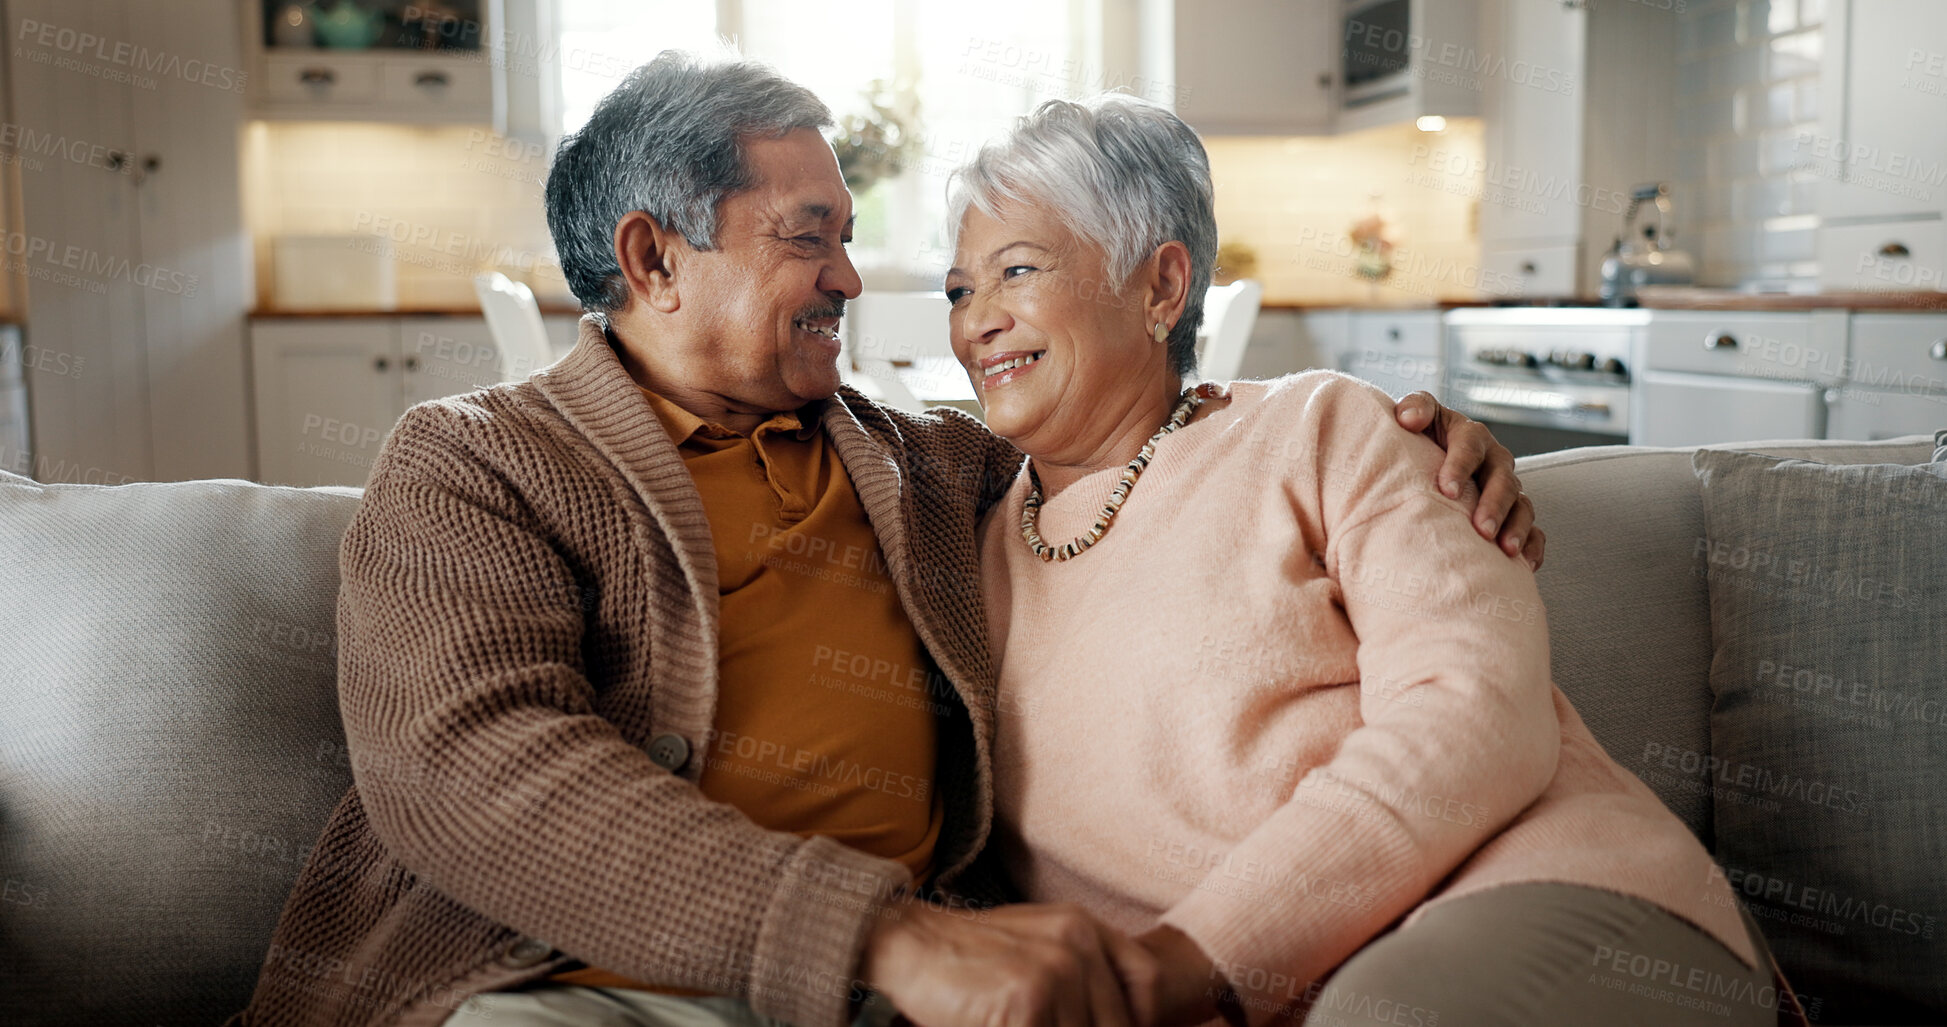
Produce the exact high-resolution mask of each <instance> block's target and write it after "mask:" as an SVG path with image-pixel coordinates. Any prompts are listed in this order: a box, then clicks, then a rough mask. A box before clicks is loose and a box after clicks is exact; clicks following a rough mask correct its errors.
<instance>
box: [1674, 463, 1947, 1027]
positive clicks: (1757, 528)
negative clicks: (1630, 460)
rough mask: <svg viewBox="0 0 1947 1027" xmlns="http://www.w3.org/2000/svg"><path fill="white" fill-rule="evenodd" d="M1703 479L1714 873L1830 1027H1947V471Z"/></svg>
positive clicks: (1752, 466) (1816, 471)
mask: <svg viewBox="0 0 1947 1027" xmlns="http://www.w3.org/2000/svg"><path fill="white" fill-rule="evenodd" d="M1693 464H1694V467H1695V469H1696V471H1697V474H1698V477H1699V478H1700V479H1701V480H1702V483H1703V497H1704V524H1705V532H1706V536H1707V537H1706V538H1703V539H1699V540H1698V541H1697V546H1696V556H1697V560H1698V569H1699V573H1701V574H1703V575H1704V576H1705V577H1706V578H1707V580H1708V582H1709V592H1710V620H1711V624H1710V626H1711V638H1712V644H1713V647H1714V653H1713V658H1712V661H1711V671H1710V684H1711V691H1712V693H1713V706H1712V711H1711V758H1710V759H1709V760H1708V761H1707V763H1708V765H1707V766H1705V767H1703V768H1700V769H1701V771H1702V773H1703V774H1704V775H1706V776H1708V777H1709V779H1710V780H1709V782H1708V785H1709V787H1710V788H1711V789H1712V792H1713V796H1714V798H1715V803H1714V810H1715V811H1714V814H1713V815H1714V819H1715V828H1716V832H1715V834H1716V856H1717V860H1718V862H1719V864H1721V866H1722V872H1723V873H1724V874H1725V875H1727V876H1728V877H1729V879H1730V884H1731V886H1732V889H1733V891H1734V892H1736V893H1737V894H1738V895H1740V896H1741V897H1742V898H1743V899H1744V901H1745V902H1746V903H1747V905H1748V906H1749V907H1750V909H1751V911H1752V912H1753V913H1754V914H1756V916H1757V918H1758V922H1759V924H1760V925H1761V926H1762V927H1763V928H1764V932H1765V936H1766V937H1767V938H1768V939H1769V940H1770V942H1771V945H1772V948H1773V951H1774V952H1775V954H1776V955H1777V957H1778V961H1779V964H1780V966H1781V967H1782V968H1783V969H1784V971H1785V974H1786V976H1787V978H1789V979H1790V981H1791V982H1792V984H1793V986H1794V988H1795V990H1797V991H1798V992H1799V993H1800V994H1801V995H1802V996H1805V998H1806V1001H1807V1004H1808V1005H1813V1006H1816V1007H1820V1008H1821V1011H1820V1014H1819V1017H1818V1018H1819V1019H1820V1020H1823V1021H1826V1022H1836V1023H1861V1022H1871V1023H1923V1022H1924V1023H1939V1022H1947V973H1943V972H1942V968H1943V967H1947V873H1943V868H1944V867H1947V793H1944V792H1943V784H1947V592H1943V591H1942V589H1943V588H1947V545H1943V544H1942V534H1943V531H1947V464H1928V465H1923V466H1920V467H1905V466H1901V465H1897V464H1860V465H1827V464H1819V463H1813V462H1810V461H1804V460H1786V459H1780V458H1777V457H1770V456H1761V455H1757V454H1750V453H1736V452H1726V451H1708V450H1706V451H1700V452H1699V453H1698V454H1697V455H1696V457H1695V459H1694V461H1693Z"/></svg>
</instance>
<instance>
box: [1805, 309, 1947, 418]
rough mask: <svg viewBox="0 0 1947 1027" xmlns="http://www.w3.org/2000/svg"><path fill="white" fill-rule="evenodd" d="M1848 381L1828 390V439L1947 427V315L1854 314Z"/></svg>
mask: <svg viewBox="0 0 1947 1027" xmlns="http://www.w3.org/2000/svg"><path fill="white" fill-rule="evenodd" d="M1846 372H1847V374H1846V381H1845V382H1844V384H1842V385H1841V386H1839V387H1837V388H1834V389H1828V390H1827V391H1826V394H1825V399H1826V403H1827V405H1828V407H1829V409H1830V415H1829V419H1828V422H1827V426H1826V438H1830V439H1866V440H1870V439H1891V438H1898V437H1899V436H1902V435H1921V434H1932V433H1933V432H1935V431H1938V430H1940V429H1942V428H1947V315H1939V314H1855V315H1853V317H1852V350H1851V359H1850V360H1848V361H1847V362H1846Z"/></svg>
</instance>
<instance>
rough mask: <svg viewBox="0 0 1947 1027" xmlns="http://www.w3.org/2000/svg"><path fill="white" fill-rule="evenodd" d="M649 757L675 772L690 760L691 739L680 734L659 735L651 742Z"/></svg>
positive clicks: (660, 765)
mask: <svg viewBox="0 0 1947 1027" xmlns="http://www.w3.org/2000/svg"><path fill="white" fill-rule="evenodd" d="M649 758H650V759H652V760H654V761H655V763H656V766H659V767H661V768H663V769H664V770H667V771H669V772H670V773H672V774H674V773H675V772H677V771H679V770H681V769H683V764H685V763H688V762H689V761H690V740H689V739H687V738H684V737H683V736H682V735H678V734H667V735H657V736H656V737H655V738H654V739H653V740H651V741H650V743H649Z"/></svg>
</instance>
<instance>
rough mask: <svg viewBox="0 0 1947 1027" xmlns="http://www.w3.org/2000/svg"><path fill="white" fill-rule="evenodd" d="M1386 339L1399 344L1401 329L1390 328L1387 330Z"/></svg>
mask: <svg viewBox="0 0 1947 1027" xmlns="http://www.w3.org/2000/svg"><path fill="white" fill-rule="evenodd" d="M1386 338H1388V339H1391V340H1392V341H1394V342H1398V341H1399V329H1397V328H1388V329H1386Z"/></svg>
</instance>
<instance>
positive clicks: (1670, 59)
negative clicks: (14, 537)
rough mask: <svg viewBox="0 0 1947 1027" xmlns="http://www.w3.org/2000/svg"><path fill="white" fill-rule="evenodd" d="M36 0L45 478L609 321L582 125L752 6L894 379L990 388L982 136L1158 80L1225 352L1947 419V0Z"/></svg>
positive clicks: (412, 389) (1588, 425)
mask: <svg viewBox="0 0 1947 1027" xmlns="http://www.w3.org/2000/svg"><path fill="white" fill-rule="evenodd" d="M0 7H4V11H5V23H6V26H7V32H8V40H9V43H8V46H7V48H6V50H5V53H4V54H0V60H4V62H5V65H6V67H5V73H4V75H0V86H3V87H4V92H5V96H4V98H0V102H3V103H4V108H3V109H4V118H5V121H4V124H0V197H4V202H0V219H4V226H0V227H3V228H4V239H5V246H4V253H0V260H3V261H4V263H3V264H0V271H3V272H4V274H0V317H4V320H5V322H6V324H5V326H4V328H0V331H4V335H0V338H3V339H4V346H0V467H3V468H5V469H7V470H10V471H14V472H17V473H23V474H28V475H31V476H34V477H36V478H40V479H42V480H47V481H89V482H106V483H113V482H118V481H128V480H142V479H185V478H202V477H239V478H252V479H256V480H263V481H273V482H285V483H292V484H324V483H341V484H354V485H355V484H360V483H362V482H363V480H364V477H365V474H366V472H367V471H368V470H369V466H370V462H371V459H372V457H373V456H374V455H375V454H376V452H377V449H378V446H379V443H380V442H381V441H382V439H383V437H384V434H385V431H386V430H387V429H388V428H389V427H390V425H391V424H392V422H393V421H394V420H396V418H397V417H398V415H399V414H400V413H401V412H402V411H403V410H404V409H405V407H407V406H409V405H411V404H412V403H415V402H419V401H421V400H424V399H430V398H435V397H437V396H440V395H446V394H450V393H452V392H457V391H463V390H465V389H469V388H473V387H476V386H478V385H480V384H485V383H490V382H492V381H495V380H499V379H500V378H502V377H504V376H506V375H509V374H524V373H526V372H527V371H529V370H531V369H532V368H533V366H534V365H535V364H537V363H539V362H541V361H542V360H544V359H546V354H547V352H548V349H549V347H550V346H551V347H552V348H553V351H555V352H558V351H560V349H561V348H562V347H565V346H566V345H567V344H568V342H569V340H570V339H571V338H572V335H573V324H574V315H575V313H576V308H575V305H574V301H573V298H572V297H571V296H569V295H568V293H567V290H566V287H565V284H564V283H563V281H562V278H561V275H560V270H559V267H558V266H557V264H556V262H555V258H554V255H553V252H552V249H551V247H550V244H549V241H548V235H547V229H546V224H545V220H544V218H543V214H542V208H541V202H540V196H541V188H542V183H543V181H544V179H545V176H546V172H547V166H548V159H549V155H550V154H551V152H552V150H553V146H554V144H555V142H556V141H557V140H558V139H559V138H560V137H561V135H562V134H563V133H564V132H568V131H572V130H573V129H574V128H575V127H576V126H578V125H579V124H580V123H581V121H582V120H584V119H585V118H586V117H587V114H588V112H589V110H590V109H591V108H592V106H593V104H594V103H595V101H596V100H597V99H599V97H600V96H601V95H603V94H604V93H606V92H607V91H608V90H609V89H611V88H613V87H614V85H615V84H616V83H617V82H618V81H619V80H620V78H621V77H622V76H623V75H625V74H626V73H627V71H628V70H629V69H630V68H632V67H634V66H635V65H636V64H639V63H641V62H642V61H645V60H647V59H648V58H649V57H651V56H653V55H654V54H655V53H656V52H657V51H659V50H661V49H663V48H665V47H671V46H678V47H688V48H710V47H713V46H717V45H721V44H719V43H718V40H719V38H720V37H722V38H727V39H730V40H733V41H734V45H736V46H737V47H738V48H739V49H741V50H742V51H743V52H745V53H748V54H752V55H755V56H759V57H762V58H764V59H766V60H768V61H770V62H772V63H773V64H775V65H776V66H778V67H779V68H780V69H781V70H782V71H783V72H784V73H786V74H787V75H790V76H792V77H793V78H795V79H797V80H799V81H801V82H804V83H805V84H806V85H808V86H810V87H812V88H813V89H814V90H816V91H817V92H818V93H819V94H820V95H821V96H822V97H824V99H825V100H826V102H827V103H828V104H829V105H830V106H831V107H832V109H833V110H834V112H835V113H836V114H837V115H839V116H840V118H841V119H842V120H843V121H844V124H843V126H842V128H841V130H840V131H839V132H838V133H837V135H838V137H839V145H840V149H841V151H842V157H843V159H844V161H845V164H846V168H847V173H848V177H849V178H850V179H851V181H852V186H853V192H854V194H855V196H856V197H857V199H858V205H859V220H860V224H859V232H858V241H857V243H856V244H855V246H854V248H853V253H854V259H855V260H856V261H857V262H858V264H859V265H860V268H861V271H862V272H863V274H864V277H865V280H866V284H867V288H868V294H867V296H866V297H864V298H862V299H861V300H860V301H859V302H858V303H856V304H854V309H855V313H854V314H853V315H852V316H849V317H848V318H847V322H848V324H847V328H846V332H847V334H848V346H849V350H848V354H847V357H846V369H847V373H848V376H850V377H851V378H852V379H853V380H854V381H855V382H856V383H858V384H859V385H860V387H861V388H864V389H867V390H868V391H871V392H873V393H874V394H876V395H880V396H882V397H884V398H886V399H887V400H888V401H893V402H902V403H910V404H915V405H923V404H926V403H930V402H951V403H956V404H959V405H962V406H967V405H969V401H970V399H971V392H970V391H969V390H968V387H967V385H966V383H965V380H964V377H963V376H961V375H960V374H959V372H958V370H957V368H956V367H954V366H953V365H952V364H951V363H950V359H949V358H948V357H947V356H946V348H945V338H944V331H943V328H942V326H943V319H942V318H941V317H940V316H939V304H940V303H941V301H940V300H939V299H938V296H937V290H938V284H939V275H940V272H941V270H942V269H943V268H944V266H945V264H946V256H947V255H946V253H945V252H944V250H943V240H944V234H943V231H942V219H943V214H942V212H943V210H944V207H945V187H946V177H947V174H948V172H949V171H950V170H951V169H952V168H953V167H954V166H956V165H957V164H959V163H960V162H962V161H964V160H965V159H967V158H968V157H970V156H971V155H972V153H973V152H974V151H975V149H977V147H978V145H979V143H980V142H981V141H982V140H984V139H986V138H989V137H991V136H992V135H994V134H996V133H998V132H1000V131H1002V130H1003V129H1004V128H1005V127H1006V126H1007V124H1008V123H1009V120H1010V119H1011V118H1013V117H1015V116H1018V115H1019V114H1021V113H1024V112H1026V111H1028V110H1031V109H1032V108H1033V107H1034V106H1035V105H1036V104H1038V103H1039V102H1041V101H1044V100H1047V99H1050V98H1056V97H1080V96H1084V95H1088V94H1091V93H1094V92H1098V91H1101V90H1103V89H1121V90H1124V91H1127V92H1132V93H1136V94H1138V95H1142V96H1146V97H1148V98H1150V99H1153V100H1156V101H1159V102H1164V103H1168V104H1171V105H1172V106H1174V108H1175V109H1176V110H1177V111H1178V113H1179V114H1181V115H1182V116H1183V117H1184V118H1185V119H1186V120H1187V121H1189V122H1190V123H1191V124H1192V125H1193V126H1194V127H1196V128H1197V129H1198V131H1199V132H1200V133H1201V134H1202V135H1203V137H1204V139H1205V143H1206V146H1207V148H1208V150H1209V153H1210V157H1211V164H1212V170H1213V174H1214V177H1215V181H1216V187H1217V200H1218V206H1217V216H1218V222H1219V228H1220V231H1221V235H1222V239H1223V243H1224V250H1223V252H1222V255H1221V257H1220V263H1221V265H1222V268H1221V269H1220V282H1224V283H1227V282H1230V281H1232V280H1244V281H1246V282H1249V283H1255V284H1254V285H1249V286H1246V287H1242V288H1237V289H1235V290H1233V291H1232V292H1227V293H1225V297H1226V300H1227V301H1228V300H1230V299H1231V298H1233V297H1235V301H1234V302H1230V303H1229V308H1228V311H1227V313H1226V315H1225V317H1224V318H1221V319H1217V320H1218V321H1219V322H1220V323H1217V324H1214V325H1213V326H1212V327H1211V333H1212V335H1211V341H1210V342H1209V343H1208V346H1209V349H1208V351H1207V352H1206V365H1207V366H1206V371H1207V373H1212V374H1227V375H1230V376H1236V375H1247V376H1262V375H1274V374H1282V373H1288V372H1291V371H1296V370H1301V369H1304V368H1307V367H1320V366H1323V367H1337V368H1340V369H1343V370H1347V371H1350V372H1352V373H1355V374H1359V375H1361V376H1362V377H1366V378H1368V379H1370V380H1373V381H1375V382H1378V383H1379V384H1381V385H1382V386H1384V387H1386V388H1387V389H1388V390H1389V391H1393V392H1395V393H1403V392H1405V391H1410V390H1411V389H1417V388H1425V389H1428V390H1431V391H1433V392H1435V393H1436V394H1437V395H1440V396H1441V398H1442V399H1443V400H1444V401H1446V402H1449V403H1451V404H1453V405H1455V406H1456V407H1458V408H1460V409H1462V410H1464V411H1466V412H1467V413H1469V414H1470V415H1471V416H1474V417H1476V418H1479V419H1481V420H1484V421H1487V422H1489V423H1490V424H1491V425H1492V426H1493V427H1494V429H1495V431H1496V433H1497V434H1498V435H1500V436H1502V437H1503V438H1504V439H1505V440H1506V441H1508V442H1509V443H1510V444H1511V445H1513V446H1514V447H1515V448H1516V450H1517V452H1535V451H1542V450H1547V449H1553V448H1561V447H1563V446H1569V445H1583V444H1593V443H1610V442H1625V441H1634V442H1638V443H1646V444H1658V445H1695V444H1700V443H1708V442H1716V441H1732V440H1751V439H1759V438H1784V437H1790V438H1808V437H1809V438H1817V437H1834V438H1838V437H1856V438H1872V437H1887V436H1892V435H1900V434H1908V433H1916V432H1923V431H1931V430H1933V429H1935V428H1939V427H1947V416H1943V413H1942V411H1943V410H1944V409H1947V406H1943V400H1947V292H1943V291H1942V290H1943V288H1947V286H1944V285H1943V276H1942V271H1943V265H1944V264H1947V222H1944V221H1943V214H1944V213H1947V56H1944V55H1943V52H1947V4H1943V3H1940V2H1938V0H1223V2H1215V0H1212V2H1199V0H993V2H989V3H985V4H982V5H980V7H979V8H978V9H977V11H976V10H973V9H969V8H966V7H965V6H964V5H952V4H936V3H928V2H925V0H714V2H712V0H701V2H682V3H679V2H674V0H428V2H424V3H407V2H400V0H315V2H307V3H291V2H284V0H173V2H171V3H168V4H163V3H161V2H159V0H92V2H90V3H87V4H79V5H77V4H72V3H68V2H63V0H3V2H0ZM496 272H497V273H499V274H501V275H503V276H505V278H506V279H507V280H509V282H511V283H513V284H514V285H515V286H524V287H525V288H526V290H527V291H528V292H530V293H531V294H532V296H533V300H534V302H533V305H532V306H531V307H527V308H523V309H524V310H526V311H533V310H538V312H539V318H538V321H537V322H522V324H538V327H535V328H533V329H532V332H531V333H530V334H531V336H532V339H530V340H529V341H528V342H527V345H528V346H529V347H530V348H532V347H534V346H536V345H538V346H539V352H540V354H541V355H540V356H538V357H536V356H533V355H531V354H529V355H526V356H523V357H522V359H515V357H516V356H517V355H519V353H520V345H521V344H520V343H519V342H518V341H510V340H512V339H514V336H512V335H510V334H509V332H512V331H514V329H510V328H508V323H502V322H496V323H495V324H494V325H491V326H490V325H489V323H488V320H487V319H486V318H485V317H483V316H482V310H481V301H480V299H479V298H478V297H479V296H480V293H479V291H478V289H479V286H478V284H477V283H476V279H477V278H479V277H480V276H483V275H490V274H493V273H496ZM1260 290H1261V291H1260ZM517 291H518V290H517ZM915 293H919V294H928V293H930V295H912V294H915ZM500 295H506V294H505V293H501V294H500ZM1253 301H1255V303H1254V302H1253ZM1233 337H1234V340H1235V344H1234V345H1233V344H1232V341H1231V340H1232V338H1233ZM543 338H544V340H545V341H542V342H539V343H538V344H537V343H535V342H534V341H533V339H543Z"/></svg>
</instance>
